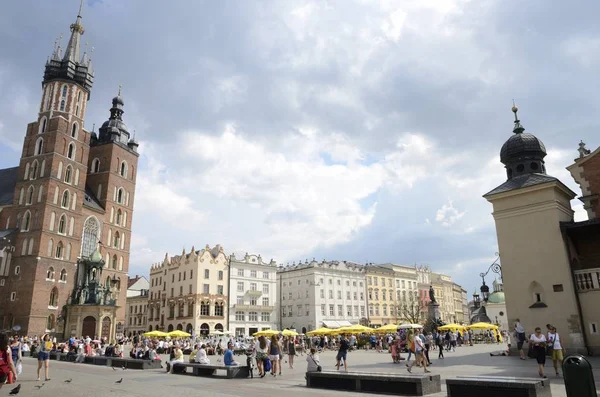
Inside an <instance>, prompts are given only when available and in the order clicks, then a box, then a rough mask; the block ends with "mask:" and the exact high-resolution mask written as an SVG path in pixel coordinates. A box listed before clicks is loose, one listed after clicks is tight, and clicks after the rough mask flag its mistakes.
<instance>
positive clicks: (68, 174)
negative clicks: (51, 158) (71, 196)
mask: <svg viewBox="0 0 600 397" xmlns="http://www.w3.org/2000/svg"><path fill="white" fill-rule="evenodd" d="M72 174H73V167H71V166H70V165H68V166H67V169H66V170H65V182H66V183H71V175H72Z"/></svg>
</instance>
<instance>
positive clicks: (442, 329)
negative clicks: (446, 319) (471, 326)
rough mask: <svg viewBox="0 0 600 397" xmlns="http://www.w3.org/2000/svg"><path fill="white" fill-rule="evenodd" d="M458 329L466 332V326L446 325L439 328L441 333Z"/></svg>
mask: <svg viewBox="0 0 600 397" xmlns="http://www.w3.org/2000/svg"><path fill="white" fill-rule="evenodd" d="M457 329H460V330H464V329H465V326H464V325H460V324H446V325H442V326H441V327H438V330H439V331H456V330H457Z"/></svg>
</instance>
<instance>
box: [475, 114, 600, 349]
mask: <svg viewBox="0 0 600 397" xmlns="http://www.w3.org/2000/svg"><path fill="white" fill-rule="evenodd" d="M518 110H519V109H518V108H517V107H516V106H513V108H512V111H513V113H514V117H515V120H514V127H513V131H512V132H513V134H512V135H511V136H510V137H509V138H508V139H507V140H506V142H505V143H504V145H503V146H502V148H501V150H500V162H501V163H502V164H503V165H504V168H505V170H506V181H505V182H503V183H502V184H500V185H499V186H498V187H497V188H495V189H493V190H492V191H490V192H488V193H487V194H485V195H484V196H483V197H484V198H485V199H486V200H488V201H489V202H490V203H491V204H492V206H493V216H494V220H495V224H496V234H497V238H498V248H499V252H500V258H501V261H502V284H498V283H497V284H496V285H494V293H493V294H491V295H490V297H489V299H488V305H487V314H488V315H489V317H490V320H491V321H492V322H495V317H496V314H494V313H492V312H491V311H492V310H493V307H495V306H498V309H499V308H500V307H501V305H502V304H505V305H506V308H505V310H503V312H504V314H505V315H504V316H501V315H500V313H499V311H498V321H499V322H500V321H501V319H502V321H506V324H507V327H508V328H509V329H512V328H513V325H514V323H515V321H516V319H517V318H518V319H520V320H521V323H522V324H523V326H524V327H525V329H526V332H533V331H534V329H535V327H542V328H544V327H545V325H546V324H548V323H550V324H553V325H554V326H556V327H557V329H558V332H560V333H561V337H562V339H563V341H564V345H565V346H566V350H567V351H568V352H569V353H572V352H579V353H583V354H598V353H600V307H599V306H598V305H597V302H598V299H600V261H599V258H600V204H599V197H600V148H598V149H596V150H595V151H593V152H592V151H591V150H588V149H586V148H585V144H584V143H583V142H581V143H580V144H579V150H578V153H579V156H578V158H576V159H575V160H574V163H573V164H571V165H570V166H568V167H567V169H568V170H569V171H570V172H571V175H572V176H573V178H574V179H575V181H576V182H577V183H578V184H579V186H580V187H581V190H582V194H581V196H580V197H579V200H580V201H582V202H583V207H584V209H585V210H586V212H587V215H588V218H589V220H587V221H582V222H575V221H574V218H573V215H574V211H573V209H572V208H571V200H573V199H574V198H576V197H577V194H576V193H575V192H573V191H571V189H569V188H568V187H567V186H566V185H565V184H563V183H562V182H561V181H560V180H558V179H557V178H555V177H553V176H551V175H548V174H547V171H546V166H545V163H544V158H545V157H546V154H547V153H546V147H545V146H544V144H543V143H542V141H541V140H540V139H539V138H537V137H536V136H535V135H533V134H530V133H527V132H525V128H524V127H523V125H522V124H521V121H520V120H519V118H518ZM505 293H506V295H504V294H505ZM506 313H508V317H507V316H506Z"/></svg>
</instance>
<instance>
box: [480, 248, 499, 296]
mask: <svg viewBox="0 0 600 397" xmlns="http://www.w3.org/2000/svg"><path fill="white" fill-rule="evenodd" d="M499 260H500V254H499V253H497V252H496V260H494V262H492V264H491V265H490V267H488V269H487V270H486V271H485V273H479V277H481V282H482V284H481V288H480V289H479V290H480V291H481V297H482V298H483V300H484V302H487V301H488V298H489V297H490V287H488V286H487V285H486V283H485V276H487V274H488V273H489V272H490V270H491V271H492V272H494V273H496V274H498V275H500V281H502V266H500V264H499V263H498V261H499Z"/></svg>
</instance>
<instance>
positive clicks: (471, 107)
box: [0, 0, 600, 295]
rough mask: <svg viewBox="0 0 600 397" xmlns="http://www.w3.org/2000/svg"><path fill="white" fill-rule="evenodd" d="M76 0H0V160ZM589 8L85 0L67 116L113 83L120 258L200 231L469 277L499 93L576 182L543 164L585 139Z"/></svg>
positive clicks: (508, 1) (238, 245) (497, 129)
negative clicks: (122, 215) (124, 130)
mask: <svg viewBox="0 0 600 397" xmlns="http://www.w3.org/2000/svg"><path fill="white" fill-rule="evenodd" d="M78 7H79V1H77V0H57V1H52V2H40V1H34V0H7V1H3V2H2V12H1V13H0V37H2V44H1V46H0V47H1V48H2V51H0V103H2V106H0V168H5V167H11V166H15V165H17V164H18V159H19V157H20V152H21V147H22V143H23V136H24V133H25V129H26V126H27V124H28V123H30V122H33V121H35V120H36V119H37V111H38V107H39V101H40V99H41V80H42V75H43V68H44V63H45V61H46V59H47V57H48V56H49V55H50V54H51V52H52V48H53V45H54V41H55V40H56V39H57V38H58V37H59V36H60V35H61V34H62V35H63V39H62V44H63V47H64V46H65V45H66V42H67V40H68V34H69V31H68V28H69V25H70V24H71V23H73V22H74V21H75V17H76V15H77V10H78ZM599 13H600V3H598V2H594V1H591V0H590V1H577V0H574V1H571V2H548V1H543V0H529V1H526V2H523V1H514V0H501V1H500V0H489V1H485V2H481V1H475V0H473V1H467V0H429V1H426V0H397V1H396V0H339V1H334V0H316V1H307V0H298V1H296V0H286V1H275V0H273V1H266V0H264V1H262V0H256V1H242V0H238V1H229V0H223V1H192V0H189V1H188V0H178V1H170V2H165V1H159V0H128V1H122V0H104V1H102V0H86V1H85V4H84V9H83V25H84V27H85V29H86V30H85V34H84V36H83V42H84V43H85V42H88V43H89V44H88V49H89V50H91V48H92V47H93V53H92V56H91V57H92V60H93V65H94V69H95V82H94V87H93V88H92V93H91V99H90V102H89V104H88V110H87V113H86V121H85V128H86V129H87V130H91V129H92V127H93V125H94V124H95V125H96V126H98V125H100V124H101V123H102V122H103V121H105V120H106V119H107V118H108V116H109V112H108V109H109V108H110V102H111V98H112V97H113V96H115V95H116V93H117V90H118V86H119V85H122V86H123V89H122V95H123V98H124V100H125V108H124V109H125V114H124V116H123V117H124V121H125V122H126V124H127V125H128V126H129V129H130V131H131V132H133V131H135V135H136V138H137V140H138V141H139V142H140V147H139V151H140V160H139V167H138V177H137V187H136V198H135V212H134V216H133V234H132V240H131V242H132V245H131V260H130V262H131V263H130V270H129V274H130V275H132V276H133V275H135V274H146V275H147V274H148V272H149V267H150V265H151V264H153V263H156V262H160V261H162V259H163V258H164V256H165V253H169V255H178V254H181V252H182V250H183V249H185V250H186V252H189V251H190V249H191V248H192V246H195V248H196V249H200V248H203V247H204V246H205V245H206V244H210V245H211V247H212V246H214V245H215V244H221V245H222V246H223V247H224V249H225V251H226V253H232V252H237V253H245V252H248V253H254V254H261V255H262V257H263V258H265V259H267V260H268V259H270V258H273V259H274V260H276V261H277V262H278V263H283V264H287V263H292V262H296V263H297V262H298V261H305V260H306V259H308V260H311V259H312V258H316V259H317V260H322V259H325V260H349V261H354V262H359V263H366V262H374V263H390V262H391V263H397V264H404V265H414V264H429V265H430V267H431V268H432V270H434V271H436V272H441V273H445V274H447V275H450V276H452V278H453V280H454V281H456V282H457V283H459V284H461V285H462V286H464V287H465V288H467V290H468V291H469V295H470V294H471V293H472V291H473V290H474V289H475V288H479V286H480V285H481V279H480V278H479V276H478V274H479V273H480V272H482V271H485V270H486V269H487V268H488V266H489V265H490V264H491V263H492V261H494V259H495V253H496V252H497V251H498V247H497V240H496V234H495V226H494V221H493V217H492V215H491V212H492V207H491V204H489V203H488V202H487V201H486V200H485V199H484V198H482V195H483V194H485V193H486V192H488V191H490V190H491V189H493V188H494V187H496V186H498V185H500V184H502V183H503V182H504V181H505V180H506V176H505V171H504V168H503V165H502V164H501V163H500V160H499V151H500V148H501V146H502V144H503V143H504V142H505V141H506V140H507V139H508V138H509V137H510V136H511V134H512V128H513V120H514V117H513V114H512V112H511V107H512V100H513V99H514V100H515V101H516V103H517V105H518V106H519V109H520V110H519V118H520V119H521V122H522V124H523V126H524V127H525V128H526V131H527V132H530V133H533V134H535V135H536V136H537V137H538V138H540V139H541V140H542V141H543V142H544V143H545V145H546V148H547V150H548V156H547V157H546V169H547V171H548V174H550V175H552V176H555V177H557V178H559V179H560V180H561V181H562V182H563V183H565V184H566V185H567V186H569V187H570V188H571V189H572V190H573V191H575V192H576V193H577V194H578V195H580V194H581V190H580V188H579V186H578V185H577V184H576V183H575V182H574V181H573V179H572V177H571V176H570V175H569V173H568V171H566V169H565V167H567V166H568V165H570V164H572V163H573V159H575V158H576V157H577V155H578V153H577V148H578V143H579V142H580V140H583V141H584V142H586V143H587V145H588V148H590V149H592V150H594V149H595V148H597V147H598V145H600V139H598V137H599V136H600V135H598V133H597V131H598V130H599V127H600V125H599V124H600V118H599V117H598V114H600V96H598V95H597V92H598V88H599V87H598V77H597V70H598V66H599V64H600V55H599V54H600V25H598V23H597V18H596V16H597V15H598V14H599ZM573 208H574V209H575V211H576V219H578V220H583V219H586V215H585V213H584V211H583V209H582V206H581V203H580V202H579V201H578V200H574V201H573ZM490 274H491V273H490ZM492 279H493V276H488V284H489V283H491V281H492Z"/></svg>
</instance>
